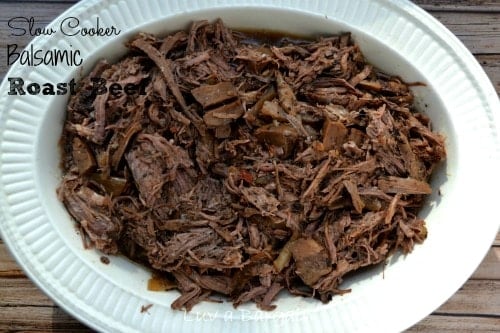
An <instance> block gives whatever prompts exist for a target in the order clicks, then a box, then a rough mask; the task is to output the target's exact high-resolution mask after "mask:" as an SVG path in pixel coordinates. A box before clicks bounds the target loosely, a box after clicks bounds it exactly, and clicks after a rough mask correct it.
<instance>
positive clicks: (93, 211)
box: [59, 183, 122, 254]
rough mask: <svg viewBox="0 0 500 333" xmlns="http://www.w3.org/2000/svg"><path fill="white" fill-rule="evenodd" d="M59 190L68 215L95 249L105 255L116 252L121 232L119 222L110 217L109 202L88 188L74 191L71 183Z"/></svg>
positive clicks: (106, 198)
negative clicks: (76, 222)
mask: <svg viewBox="0 0 500 333" xmlns="http://www.w3.org/2000/svg"><path fill="white" fill-rule="evenodd" d="M64 185H65V186H64V187H63V188H60V189H59V191H60V196H61V197H62V200H63V202H64V203H65V204H66V207H67V208H68V210H69V212H70V214H71V215H72V216H73V217H74V218H75V219H76V220H77V221H79V222H80V224H81V226H82V227H83V230H85V233H86V235H87V236H88V237H89V238H90V240H91V241H92V242H93V244H95V246H96V248H97V249H99V250H101V251H103V252H105V253H109V254H111V253H116V252H117V251H118V245H117V241H118V239H119V238H120V233H121V230H122V224H121V222H120V221H119V220H118V219H117V218H116V217H114V216H111V215H110V207H111V200H110V199H109V198H108V197H104V196H102V195H100V194H97V193H96V192H94V191H92V190H91V189H90V188H88V187H84V186H83V187H80V188H79V189H78V190H76V191H74V190H73V189H72V188H71V187H70V186H71V183H65V184H64Z"/></svg>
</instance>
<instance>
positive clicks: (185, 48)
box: [58, 20, 446, 311]
mask: <svg viewBox="0 0 500 333" xmlns="http://www.w3.org/2000/svg"><path fill="white" fill-rule="evenodd" d="M261 37H262V36H256V35H249V34H248V33H245V32H237V31H235V32H233V31H232V30H231V29H229V28H228V27H227V26H225V25H224V24H223V22H222V21H221V20H216V21H215V22H213V23H211V22H209V21H206V20H203V21H196V22H193V23H192V24H191V26H190V27H189V29H188V30H187V31H177V32H174V33H172V34H170V35H168V36H166V37H164V38H159V37H156V36H153V35H150V34H144V33H143V34H139V35H138V36H137V37H135V38H134V39H132V41H131V42H130V43H129V44H128V47H130V49H131V50H132V52H131V53H130V54H127V55H125V56H124V57H123V58H122V59H121V60H119V61H118V62H117V63H115V64H108V63H106V62H99V63H98V64H97V65H96V67H95V68H94V69H93V70H92V71H91V74H89V76H87V77H85V78H83V79H82V80H81V83H80V85H79V88H78V91H77V93H76V94H75V95H74V96H72V97H71V99H70V101H69V103H68V107H67V114H66V122H65V126H64V132H63V136H62V139H61V144H62V148H63V149H62V151H63V156H62V161H63V163H62V167H63V177H62V182H61V185H60V187H59V188H58V196H59V198H60V199H61V201H62V202H63V203H64V205H65V206H66V208H67V210H68V211H69V213H70V215H71V216H72V217H73V218H74V219H75V220H76V221H77V223H78V226H79V229H80V230H81V232H82V234H83V235H84V241H85V243H84V244H87V243H90V245H94V247H96V248H97V249H99V250H102V251H104V252H105V253H107V254H112V253H117V252H120V253H122V254H124V255H126V256H127V257H129V258H130V259H132V260H134V261H136V262H139V263H143V264H144V265H146V266H147V267H148V268H149V269H152V270H153V272H154V273H153V276H155V277H154V278H153V279H152V280H151V282H150V287H151V288H152V289H154V290H168V289H172V288H175V289H177V290H179V291H180V293H181V295H180V296H179V297H178V298H177V299H176V300H175V301H174V302H173V303H172V308H173V309H179V310H183V309H184V310H188V311H189V310H190V309H191V308H192V307H193V306H194V305H195V304H197V303H199V302H202V301H205V300H207V301H208V300H212V301H213V300H214V299H213V298H212V296H214V295H224V296H225V297H226V298H227V299H229V300H230V301H232V302H233V304H234V306H238V305H239V304H242V303H245V302H254V303H256V305H257V306H258V307H259V308H260V309H262V310H273V309H274V308H275V307H276V305H278V304H276V305H275V304H272V302H273V301H274V300H275V299H276V297H277V295H278V293H279V292H280V291H281V290H285V291H286V292H290V293H292V294H294V295H300V296H303V297H315V298H318V299H319V300H321V301H322V302H328V301H329V300H330V299H331V297H332V296H333V295H337V294H342V293H345V292H349V290H344V289H342V281H343V279H345V278H348V276H350V275H351V274H353V273H355V272H356V271H357V270H359V269H361V268H364V267H368V266H373V265H376V264H379V263H382V262H383V261H385V260H386V259H387V257H388V256H389V255H391V254H392V253H394V252H395V251H402V252H403V253H408V252H410V251H411V250H412V249H413V247H414V246H415V244H418V243H421V242H423V241H424V240H425V238H426V236H427V229H426V226H425V222H424V221H423V220H422V219H421V218H419V217H418V213H419V209H420V208H421V207H422V205H423V204H424V202H425V196H426V195H428V194H430V193H431V192H432V188H431V186H430V185H429V178H430V177H431V174H432V172H433V170H434V169H435V168H436V167H437V166H438V163H439V162H440V161H442V160H443V159H444V158H445V157H446V151H445V140H444V137H443V136H442V135H440V134H438V133H435V132H433V131H432V127H431V121H430V119H429V118H428V117H426V116H425V115H424V114H422V113H419V112H417V110H415V109H414V107H413V105H412V103H413V95H412V93H411V89H410V87H409V86H408V85H407V84H406V83H404V82H403V81H402V80H401V79H400V78H398V77H396V76H390V75H387V74H384V73H382V72H380V70H378V69H377V68H375V67H374V66H373V65H372V64H369V63H366V61H365V57H364V55H363V54H362V53H361V50H360V48H359V47H358V46H357V45H355V44H354V43H353V41H352V39H351V36H350V34H348V33H347V34H342V35H336V36H324V37H321V38H318V39H317V40H297V39H291V38H280V39H274V38H272V39H269V38H267V39H266V38H264V39H261ZM92 77H95V78H98V79H103V80H105V81H106V84H107V85H108V86H109V85H111V84H113V83H118V84H120V85H122V86H124V85H125V84H128V83H131V84H135V85H140V86H141V89H140V90H141V93H140V94H137V95H130V96H128V95H126V94H121V95H120V96H115V95H114V94H111V93H108V94H101V95H97V94H95V92H94V91H93V87H92V82H91V78H92ZM112 263H113V262H112V261H111V264H112Z"/></svg>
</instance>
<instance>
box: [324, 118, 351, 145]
mask: <svg viewBox="0 0 500 333" xmlns="http://www.w3.org/2000/svg"><path fill="white" fill-rule="evenodd" d="M347 134H348V130H347V128H346V127H345V125H344V124H342V123H341V122H339V121H331V120H330V119H326V120H325V123H324V125H323V146H324V147H325V150H330V149H334V148H335V149H339V148H340V147H342V144H343V143H345V142H346V137H347Z"/></svg>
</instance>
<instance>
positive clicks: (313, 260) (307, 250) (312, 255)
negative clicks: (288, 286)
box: [290, 238, 332, 286]
mask: <svg viewBox="0 0 500 333" xmlns="http://www.w3.org/2000/svg"><path fill="white" fill-rule="evenodd" d="M290 251H291V252H292V255H293V259H294V260H295V265H296V267H297V270H296V273H297V275H298V276H299V277H300V278H301V279H302V281H304V283H305V284H306V285H308V286H312V285H314V284H315V283H316V282H317V281H318V280H319V279H320V278H321V277H322V276H323V275H326V274H328V273H330V271H331V270H332V265H331V264H330V259H329V258H328V254H327V253H326V250H325V248H323V247H322V246H321V245H319V244H318V243H317V242H316V241H315V240H313V239H305V238H299V239H297V240H296V241H294V242H293V244H292V246H291V249H290Z"/></svg>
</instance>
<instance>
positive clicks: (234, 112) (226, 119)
mask: <svg viewBox="0 0 500 333" xmlns="http://www.w3.org/2000/svg"><path fill="white" fill-rule="evenodd" d="M244 112H245V110H243V107H242V105H241V102H240V101H234V102H232V103H230V104H226V105H222V106H219V107H218V108H216V109H212V110H210V111H208V112H206V113H205V114H204V115H203V121H204V122H205V124H206V125H207V126H208V127H219V126H225V125H229V124H230V123H231V122H232V121H234V120H236V119H238V118H240V117H241V116H243V113H244Z"/></svg>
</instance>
